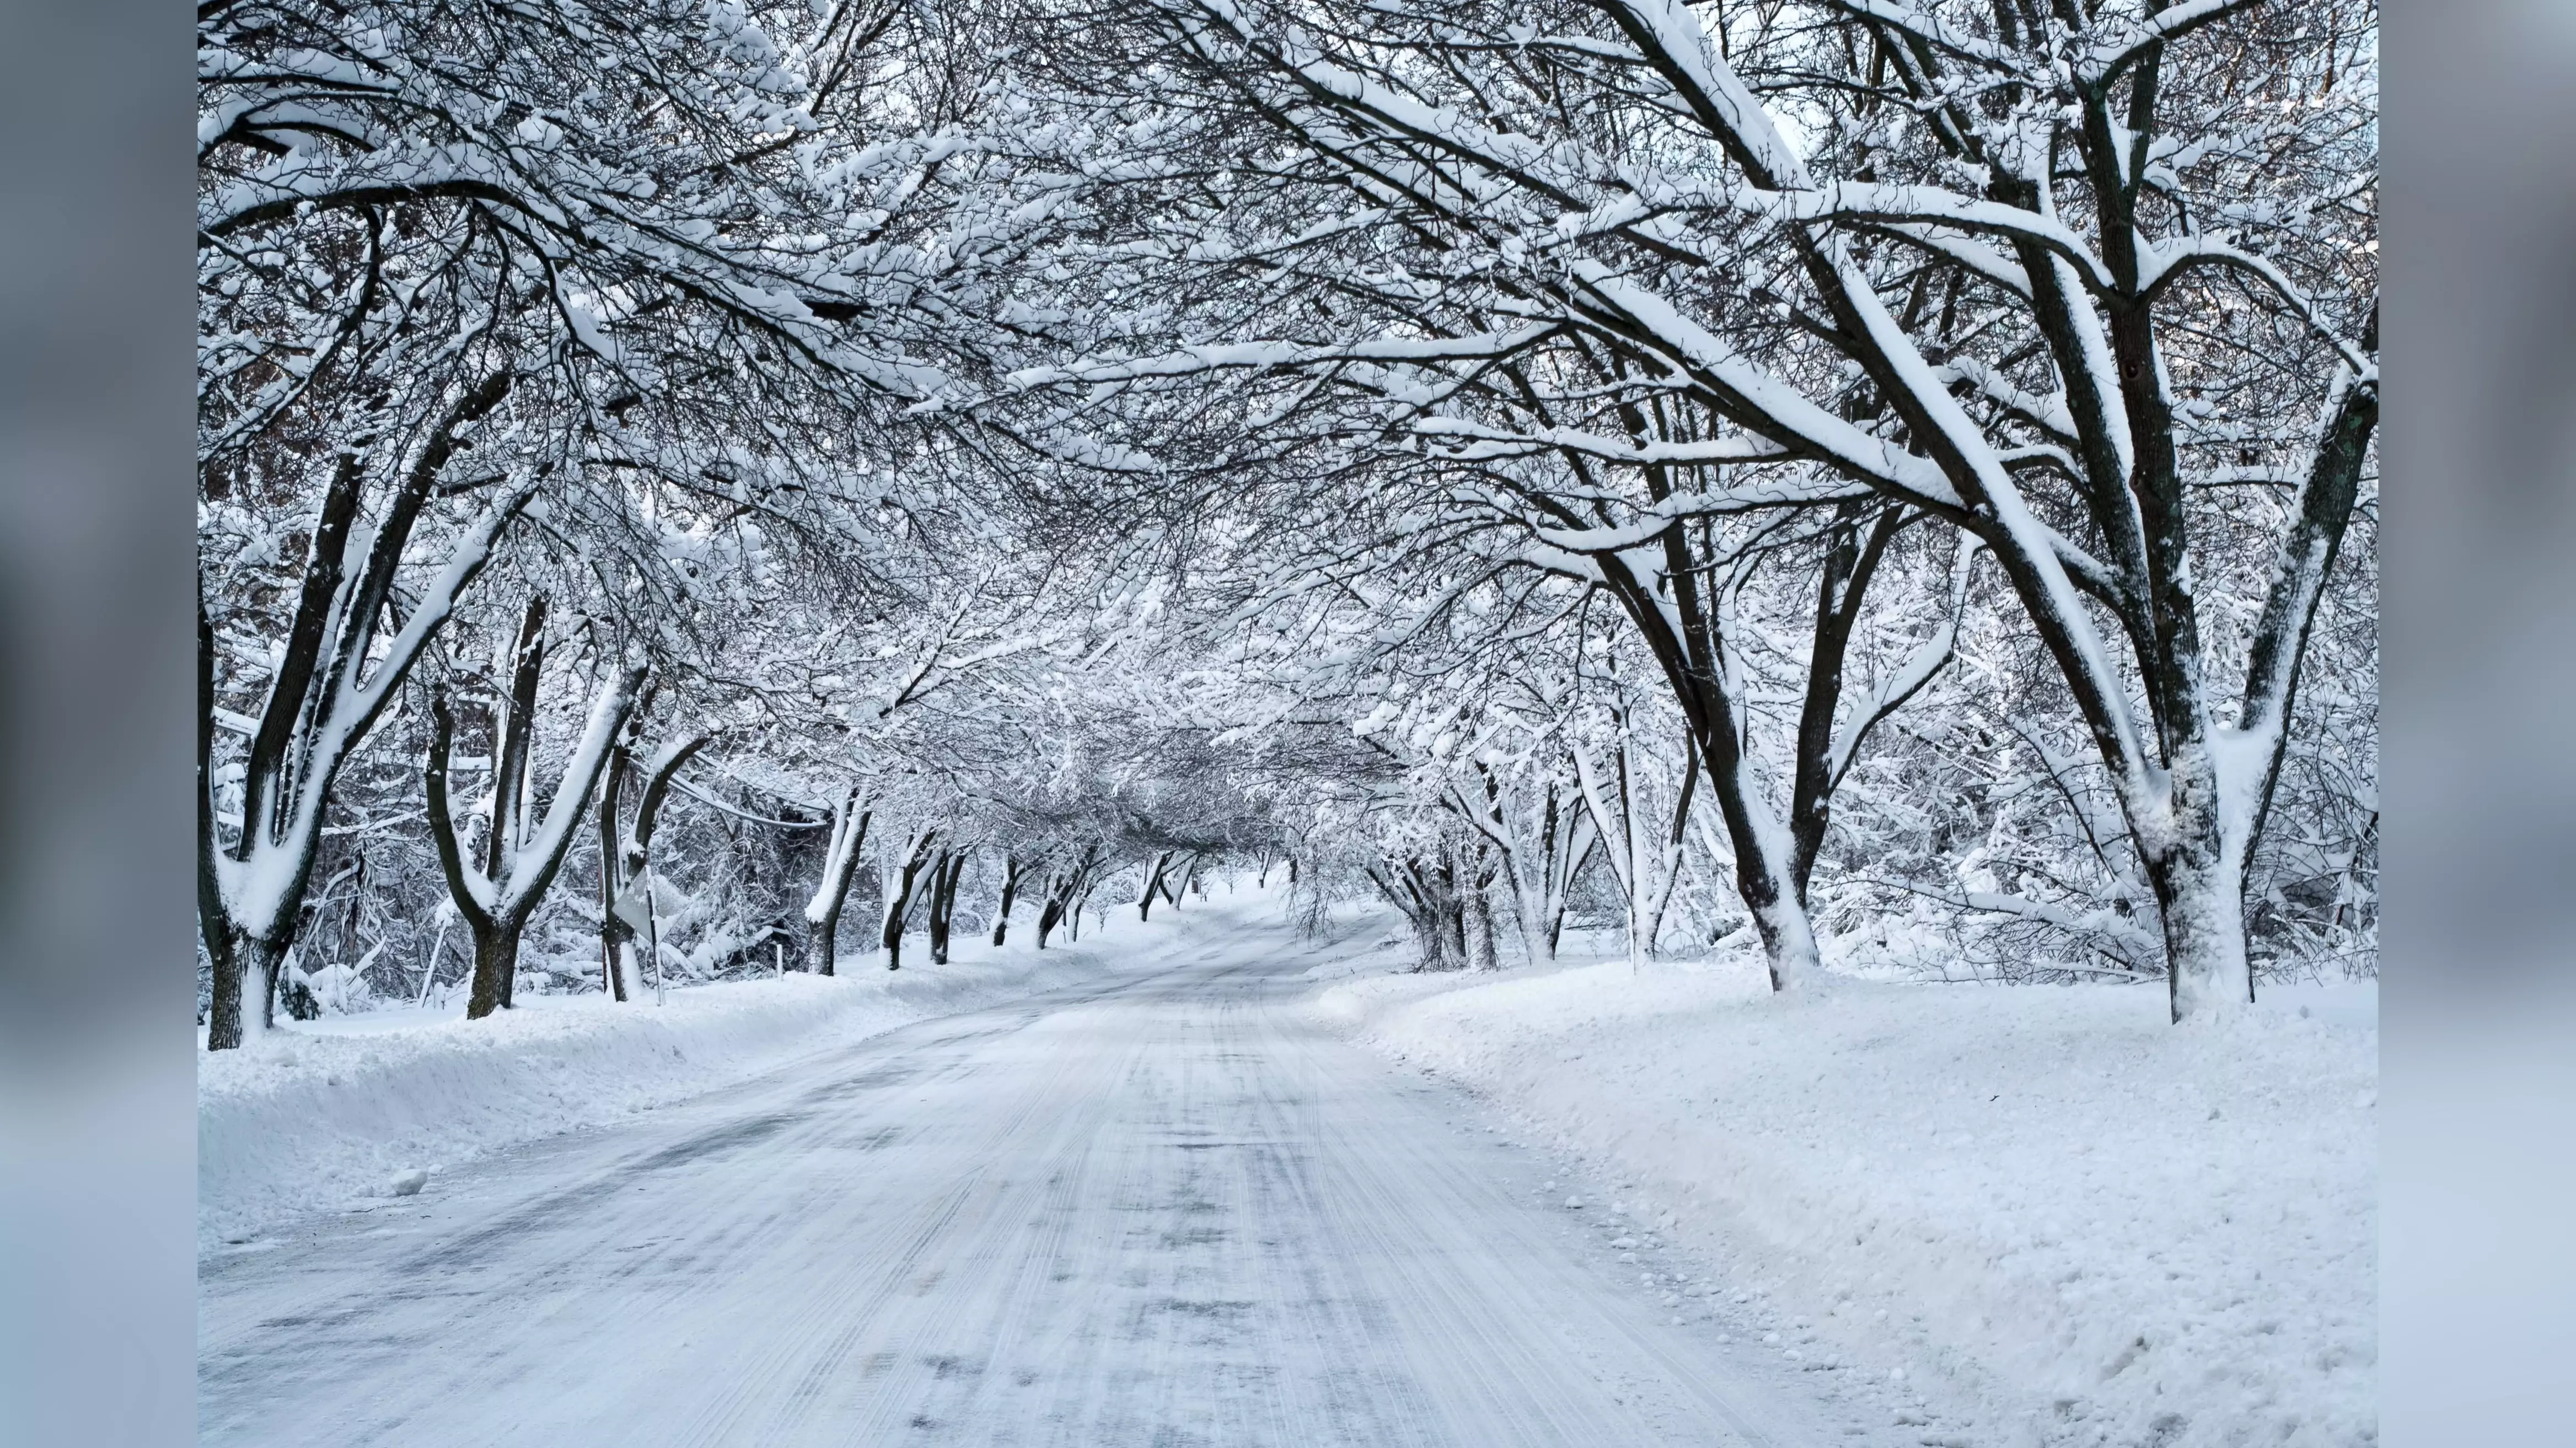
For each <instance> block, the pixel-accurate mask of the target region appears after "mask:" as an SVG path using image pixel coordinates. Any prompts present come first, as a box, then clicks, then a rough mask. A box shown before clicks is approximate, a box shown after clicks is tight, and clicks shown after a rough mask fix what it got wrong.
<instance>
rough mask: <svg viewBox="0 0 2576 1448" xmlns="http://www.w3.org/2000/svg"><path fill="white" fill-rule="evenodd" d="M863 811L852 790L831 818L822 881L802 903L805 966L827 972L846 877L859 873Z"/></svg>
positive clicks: (866, 815) (864, 840)
mask: <svg viewBox="0 0 2576 1448" xmlns="http://www.w3.org/2000/svg"><path fill="white" fill-rule="evenodd" d="M869 818H870V815H869V812H868V811H867V810H863V809H860V808H859V792H858V791H857V790H852V791H850V793H849V794H848V795H847V796H845V797H844V798H843V799H842V801H841V807H840V809H839V811H837V812H836V813H835V814H834V815H833V817H832V838H831V842H830V843H829V844H828V845H826V846H825V847H824V850H823V880H822V884H821V885H820V886H819V887H818V888H817V889H816V890H815V892H814V898H813V899H811V900H809V901H807V902H805V968H806V969H807V970H809V971H811V972H813V973H814V974H816V975H830V974H831V973H832V969H833V957H834V955H835V953H836V951H837V941H838V936H839V935H840V930H841V907H842V905H843V904H844V903H845V902H846V901H847V900H848V899H849V896H850V880H851V879H852V877H854V876H856V875H857V874H858V872H859V851H860V850H861V849H862V848H863V847H865V845H866V844H867V839H868V821H869Z"/></svg>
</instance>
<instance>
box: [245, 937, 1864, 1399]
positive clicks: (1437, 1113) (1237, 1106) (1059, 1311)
mask: <svg viewBox="0 0 2576 1448" xmlns="http://www.w3.org/2000/svg"><path fill="white" fill-rule="evenodd" d="M1206 913H1207V914H1208V915H1209V916H1213V915H1215V913H1216V912H1214V911H1212V910H1211V911H1207V912H1206ZM1218 924H1219V922H1218V920H1216V919H1213V918H1210V919H1208V920H1207V921H1206V927H1208V928H1210V929H1212V928H1214V927H1216V926H1217V925H1218ZM1286 946H1287V942H1286V941H1285V940H1284V939H1283V938H1282V937H1281V936H1280V935H1279V934H1278V933H1276V932H1275V931H1274V930H1272V929H1268V928H1265V927H1263V926H1260V925H1257V924H1254V923H1252V922H1250V921H1233V922H1228V923H1227V924H1226V926H1225V929H1224V931H1223V932H1222V933H1217V934H1207V933H1206V932H1205V930H1203V931H1202V932H1201V935H1200V938H1198V939H1196V940H1195V942H1194V943H1192V944H1191V945H1190V946H1189V948H1187V949H1183V950H1178V951H1176V952H1175V954H1174V956H1173V958H1172V961H1171V963H1170V965H1169V968H1167V969H1161V970H1158V971H1153V972H1149V973H1148V972H1140V973H1135V974H1124V975H1120V976H1116V977H1113V978H1109V979H1104V980H1102V981H1100V982H1098V983H1095V984H1088V985H1085V986H1082V987H1078V988H1074V989H1069V990H1063V991H1058V992H1054V993H1052V994H1049V995H1045V996H1039V997H1034V998H1031V999H1029V1000H1026V1001H1022V1002H1019V1003H1017V1004H1014V1005H1012V1006H1008V1007H1004V1008H999V1009H994V1010H987V1011H982V1012H976V1013H972V1014H966V1015H959V1016H951V1017H946V1018H942V1019H938V1020H932V1021H925V1022H921V1023H918V1024H915V1025H913V1026H910V1027H906V1028H904V1029H901V1030H898V1031H894V1032H891V1033H888V1034H886V1035H882V1036H878V1037H875V1038H873V1039H870V1040H868V1041H865V1042H862V1043H859V1044H856V1045H854V1046H848V1047H843V1048H839V1049H837V1050H835V1051H833V1052H831V1053H827V1054H825V1055H822V1056H818V1057H815V1058H812V1059H809V1060H807V1061H805V1062H802V1063H799V1064H798V1065H796V1066H794V1067H792V1068H789V1069H787V1070H784V1071H780V1072H777V1073H774V1074H771V1075H769V1076H766V1077H763V1078H760V1079H758V1080H756V1081H753V1082H751V1083H748V1084H746V1085H743V1086H738V1087H734V1088H730V1089H728V1090H725V1091H723V1092H719V1093H717V1094H715V1095H712V1096H709V1097H705V1098H701V1099H699V1100H697V1101H694V1102H692V1103H689V1104H687V1105H684V1106H680V1107H674V1108H669V1109H666V1110H664V1111H661V1112H658V1113H653V1114H651V1115H649V1116H644V1117H640V1118H638V1120H637V1122H636V1123H635V1124H634V1125H632V1126H626V1127H620V1128H617V1129H615V1130H611V1131H605V1132H596V1133H589V1134H583V1135H576V1136H568V1137H561V1138H557V1139H555V1140H553V1141H549V1142H544V1143H540V1144H538V1145H536V1146H532V1147H528V1148H524V1149H521V1150H519V1151H517V1152H514V1153H511V1154H509V1155H507V1156H505V1157H502V1158H500V1159H497V1160H495V1161H492V1162H488V1163H485V1164H483V1165H481V1166H478V1167H475V1168H471V1169H468V1170H463V1171H459V1172H457V1173H454V1174H453V1175H452V1176H449V1177H442V1178H441V1179H440V1180H439V1181H438V1182H437V1183H436V1184H435V1185H434V1186H433V1187H432V1189H431V1191H430V1192H429V1193H428V1194H426V1195H424V1196H423V1197H420V1198H417V1199H414V1200H412V1201H409V1202H404V1203H400V1204H396V1205H392V1206H388V1207H387V1208H385V1209H383V1210H379V1211H377V1212H374V1213H369V1214H362V1215H356V1216H350V1217H344V1218H338V1219H334V1220H331V1221H328V1222H324V1223H321V1224H318V1225H316V1226H314V1227H311V1228H308V1229H306V1230H304V1231H302V1232H300V1233H297V1234H295V1235H293V1236H291V1237H289V1238H286V1239H283V1240H281V1241H279V1242H278V1243H276V1244H275V1245H274V1246H272V1247H270V1248H269V1249H268V1250H264V1251H255V1252H239V1253H231V1254H219V1255H216V1256H211V1257H209V1258H207V1259H206V1260H205V1262H204V1263H203V1264H202V1267H201V1299H200V1300H201V1308H200V1369H199V1373H200V1377H199V1394H200V1416H201V1427H202V1432H203V1437H204V1441H206V1442H208V1443H221V1444H262V1445H271V1444H277V1445H283V1444H313V1445H331V1448H348V1445H356V1444H387V1445H391V1444H403V1445H439V1448H447V1445H454V1448H498V1445H505V1444H529V1445H549V1448H570V1445H587V1444H613V1445H620V1448H635V1445H663V1444H669V1445H683V1444H759V1445H791V1444H831V1445H836V1448H843V1445H872V1444H915V1443H919V1444H1027V1445H1039V1444H1053V1445H1085V1448H1089V1445H1130V1444H1132V1445H1157V1444H1171V1445H1182V1444H1223V1445H1237V1444H1241V1445H1251V1444H1261V1445H1282V1448H1310V1445H1337V1444H1347V1445H1416V1444H1458V1445H1468V1448H1503V1445H1520V1444H1568V1445H1582V1448H1599V1445H1612V1444H1648V1443H1655V1444H1664V1443H1670V1444H1721V1445H1778V1448H1788V1445H1806V1444H1821V1443H1827V1442H1833V1443H1850V1442H1858V1441H1862V1438H1861V1430H1860V1429H1859V1428H1858V1426H1857V1424H1855V1423H1853V1422H1852V1421H1851V1418H1852V1415H1851V1414H1849V1413H1847V1412H1842V1411H1837V1410H1835V1409H1834V1408H1833V1406H1832V1405H1831V1404H1830V1403H1829V1402H1827V1401H1826V1400H1825V1398H1824V1397H1822V1396H1821V1388H1820V1387H1817V1388H1810V1387H1808V1386H1807V1385H1808V1384H1815V1383H1816V1382H1817V1380H1816V1379H1815V1378H1814V1377H1812V1376H1806V1377H1802V1376H1801V1375H1800V1374H1798V1373H1795V1372H1791V1371H1781V1370H1776V1369H1774V1368H1771V1367H1768V1366H1755V1365H1748V1363H1747V1362H1745V1361H1742V1360H1737V1359H1734V1358H1731V1357H1730V1356H1729V1355H1728V1353H1727V1352H1726V1350H1724V1349H1721V1348H1719V1347H1717V1346H1716V1345H1715V1341H1714V1337H1713V1334H1712V1333H1710V1332H1709V1331H1708V1330H1707V1329H1705V1328H1701V1327H1697V1326H1682V1325H1676V1324H1675V1322H1674V1321H1673V1320H1672V1319H1671V1318H1669V1317H1668V1316H1667V1315H1666V1313H1667V1310H1668V1309H1666V1308H1664V1307H1662V1306H1659V1305H1658V1304H1657V1302H1656V1301H1655V1299H1654V1297H1653V1296H1652V1295H1651V1294H1649V1293H1645V1292H1641V1291H1639V1290H1638V1288H1637V1284H1636V1280H1635V1279H1636V1269H1635V1268H1634V1267H1633V1266H1631V1267H1621V1266H1617V1265H1615V1264H1614V1263H1613V1262H1612V1261H1611V1260H1610V1259H1609V1257H1608V1255H1607V1254H1605V1253H1604V1252H1602V1251H1601V1250H1599V1249H1598V1248H1597V1247H1596V1246H1594V1245H1593V1244H1592V1243H1590V1242H1589V1241H1587V1240H1585V1239H1586V1237H1587V1235H1588V1233H1587V1232H1586V1229H1585V1228H1584V1227H1583V1226H1582V1225H1581V1224H1580V1223H1579V1221H1578V1220H1577V1219H1578V1218H1579V1217H1580V1215H1581V1214H1580V1213H1577V1212H1570V1211H1568V1210H1566V1209H1565V1208H1564V1206H1563V1204H1562V1196H1561V1195H1559V1194H1550V1195H1548V1196H1547V1197H1546V1198H1545V1199H1542V1198H1541V1196H1540V1195H1539V1194H1538V1192H1537V1190H1536V1188H1537V1187H1538V1185H1539V1183H1540V1182H1541V1181H1542V1180H1543V1179H1544V1178H1545V1177H1546V1175H1547V1171H1546V1163H1545V1162H1544V1161H1543V1160H1542V1159H1541V1158H1540V1157H1539V1156H1538V1155H1537V1154H1535V1153H1533V1152H1530V1151H1527V1150H1524V1149H1522V1148H1519V1147H1515V1146H1512V1145H1509V1144H1507V1143H1506V1142H1505V1141H1504V1139H1503V1138H1502V1137H1501V1136H1499V1135H1497V1134H1494V1133H1491V1132H1488V1131H1487V1130H1486V1129H1485V1123H1484V1118H1483V1117H1482V1116H1481V1115H1480V1114H1479V1110H1478V1108H1477V1106H1476V1103H1475V1102H1474V1101H1472V1100H1471V1099H1469V1098H1468V1097H1466V1096H1464V1095H1462V1094H1459V1093H1457V1092H1455V1091H1453V1090H1451V1089H1449V1088H1447V1087H1444V1086H1440V1085H1437V1084H1434V1083H1431V1082H1428V1081H1425V1080H1424V1079H1422V1078H1420V1077H1418V1076H1412V1075H1408V1074H1406V1073H1403V1072H1401V1071H1398V1070H1395V1069H1392V1068H1390V1067H1389V1066H1388V1065H1387V1064H1386V1063H1385V1062H1384V1061H1382V1060H1381V1059H1380V1058H1378V1057H1376V1056H1374V1055H1371V1054H1368V1053H1366V1052H1364V1051H1362V1050H1360V1049H1358V1048H1356V1047H1353V1046H1350V1045H1348V1044H1345V1043H1343V1042H1341V1041H1340V1040H1338V1039H1336V1038H1334V1037H1333V1036H1331V1035H1330V1034H1328V1033H1326V1032H1325V1031H1323V1030H1322V1029H1321V1028H1320V1027H1318V1026H1317V1025H1316V1024H1314V1023H1313V1022H1312V1021H1311V1020H1310V1019H1309V1018H1308V1017H1307V1015H1306V1014H1305V1013H1304V1012H1303V1011H1302V1010H1301V1009H1300V1008H1299V1006H1298V1004H1297V1002H1298V1000H1299V999H1300V997H1302V996H1303V995H1304V994H1305V993H1306V991H1307V990H1308V989H1309V988H1310V987H1309V986H1308V985H1307V983H1306V982H1305V981H1303V980H1301V979H1299V978H1298V976H1297V974H1296V973H1297V972H1298V971H1300V970H1302V969H1303V968H1304V967H1305V966H1307V965H1308V964H1310V963H1311V961H1312V959H1313V957H1312V956H1311V955H1305V954H1303V953H1301V952H1298V951H1295V950H1292V949H1288V948H1285V947H1286ZM1623 1279H1624V1280H1623ZM1879 1421H1881V1422H1883V1421H1884V1419H1880V1420H1879ZM1847 1435H1849V1436H1847ZM1868 1436H1869V1438H1870V1439H1871V1440H1873V1441H1874V1440H1875V1439H1876V1438H1877V1434H1876V1432H1874V1431H1873V1432H1872V1433H1870V1434H1869V1435H1868ZM1907 1441H1910V1440H1907Z"/></svg>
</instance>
